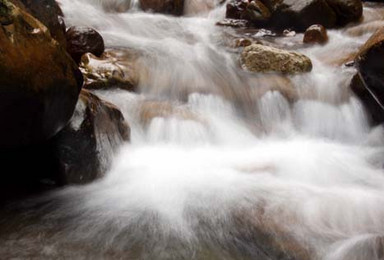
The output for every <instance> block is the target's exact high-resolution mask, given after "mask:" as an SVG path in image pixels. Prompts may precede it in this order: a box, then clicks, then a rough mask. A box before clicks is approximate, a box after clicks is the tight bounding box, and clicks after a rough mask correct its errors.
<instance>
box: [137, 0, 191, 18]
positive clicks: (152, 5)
mask: <svg viewBox="0 0 384 260" xmlns="http://www.w3.org/2000/svg"><path fill="white" fill-rule="evenodd" d="M139 2H140V7H141V9H143V10H144V11H152V12H155V13H162V14H171V15H176V16H179V15H182V14H183V13H184V0H140V1H139Z"/></svg>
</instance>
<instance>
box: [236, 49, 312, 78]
mask: <svg viewBox="0 0 384 260" xmlns="http://www.w3.org/2000/svg"><path fill="white" fill-rule="evenodd" d="M241 59H242V63H243V66H244V68H246V69H247V70H250V71H253V72H281V73H287V74H295V73H302V72H308V71H311V70H312V62H311V60H310V59H309V58H308V57H306V56H305V55H303V54H300V53H297V52H290V51H286V50H281V49H277V48H273V47H269V46H264V45H261V44H252V45H250V46H247V47H245V48H244V50H243V52H242V54H241Z"/></svg>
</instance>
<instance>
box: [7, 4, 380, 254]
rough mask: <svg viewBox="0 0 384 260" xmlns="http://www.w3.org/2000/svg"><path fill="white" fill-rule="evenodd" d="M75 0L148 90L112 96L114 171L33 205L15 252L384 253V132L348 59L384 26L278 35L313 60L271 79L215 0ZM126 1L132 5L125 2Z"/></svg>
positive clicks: (67, 8) (74, 9)
mask: <svg viewBox="0 0 384 260" xmlns="http://www.w3.org/2000/svg"><path fill="white" fill-rule="evenodd" d="M60 3H61V7H62V9H63V11H64V13H65V17H66V22H67V24H68V25H84V26H90V27H93V28H95V29H97V30H98V31H99V32H100V33H101V34H102V35H103V37H104V39H105V41H106V45H107V47H108V48H120V49H121V48H129V49H134V50H136V51H138V52H140V53H141V56H140V58H139V61H138V63H139V64H140V67H141V68H143V69H142V70H139V71H138V73H139V77H138V78H139V86H138V90H137V92H136V93H130V92H126V91H121V90H111V91H100V92H98V94H99V95H100V96H101V97H103V98H105V99H107V100H109V101H111V102H113V103H114V104H116V105H117V106H119V107H120V109H121V110H122V112H123V113H124V116H125V118H126V120H127V122H129V124H130V126H131V128H132V136H131V143H127V144H125V145H124V146H123V147H122V148H121V150H120V152H119V154H118V155H117V156H116V158H115V160H114V163H113V166H112V169H111V170H110V171H109V173H108V174H107V176H106V177H105V178H104V179H102V180H99V181H97V182H95V183H93V184H90V185H87V186H81V187H69V188H65V189H63V190H61V191H58V192H54V193H52V194H50V195H46V196H44V197H40V198H37V199H34V200H32V201H29V202H26V204H25V205H24V206H25V208H26V209H28V208H32V209H33V210H31V211H28V210H26V211H25V212H27V213H25V214H24V215H23V217H22V219H23V218H24V217H25V218H26V219H27V225H23V226H22V227H19V229H16V231H15V232H14V233H12V234H11V235H9V236H8V237H6V239H5V240H3V242H2V243H1V244H2V246H1V247H2V249H0V253H4V254H7V255H9V256H13V257H17V256H18V257H21V258H23V257H26V258H30V257H36V258H39V259H209V260H210V259H329V260H331V259H332V260H347V259H348V260H363V259H364V260H368V259H369V260H375V259H377V260H378V259H382V257H383V255H382V253H381V251H380V250H382V248H383V242H382V241H383V240H382V239H383V238H382V236H383V235H384V224H383V222H382V220H383V219H384V208H383V207H382V205H383V204H384V175H383V173H384V172H383V169H382V165H383V155H384V149H383V147H384V138H383V131H382V129H381V128H380V127H378V128H374V129H373V128H371V127H370V126H369V122H368V119H367V116H366V114H365V111H364V108H363V106H362V104H361V103H360V102H359V100H358V99H357V98H356V97H354V96H353V95H352V93H351V91H350V90H349V87H348V85H349V81H350V79H351V77H352V76H353V74H354V70H353V69H351V68H346V67H344V66H339V65H335V64H337V63H338V62H339V61H340V60H343V58H345V56H348V55H349V54H351V53H354V52H356V51H357V50H358V48H359V46H361V45H362V44H363V43H364V42H365V41H366V40H367V39H368V37H369V36H370V34H371V33H372V31H367V33H357V31H358V30H360V29H359V28H360V27H359V26H355V27H350V28H348V29H340V30H330V31H329V32H328V34H329V37H330V41H329V42H328V43H327V44H326V45H324V46H320V45H319V46H311V47H308V46H303V45H300V44H297V43H295V42H297V41H300V37H302V34H298V35H296V36H295V37H283V38H278V39H274V40H271V41H270V44H272V45H276V46H280V47H281V46H283V47H287V48H291V49H292V48H293V49H296V50H297V51H299V52H302V53H304V54H306V55H308V56H309V57H310V58H311V60H312V62H313V71H312V72H311V73H307V74H304V75H296V76H290V77H287V76H278V75H260V74H258V75H257V74H252V73H248V72H244V71H242V70H241V69H240V66H239V60H238V54H237V53H236V52H233V51H230V50H229V48H228V47H227V46H226V45H225V43H224V40H223V38H225V37H226V36H225V35H228V34H236V32H235V31H233V30H232V29H228V28H222V27H218V26H216V25H215V24H216V22H217V21H219V20H220V19H222V18H224V14H225V5H224V6H217V7H216V8H212V6H216V4H217V3H216V1H198V0H190V1H187V13H188V15H187V16H186V17H171V16H165V15H160V14H152V13H143V12H141V11H139V9H138V6H137V5H138V3H136V2H135V1H132V2H131V1H123V0H114V1H112V0H111V1H107V0H60ZM121 5H123V6H124V8H125V7H127V9H128V8H130V9H129V10H128V11H125V12H121V13H116V12H114V11H111V10H115V9H116V8H114V7H116V6H117V7H118V8H117V9H119V10H121V8H122V7H121ZM364 11H365V15H366V21H368V22H372V21H378V20H380V19H382V16H380V15H378V13H377V12H379V11H376V10H375V9H373V8H365V10H364ZM353 30H354V31H353ZM351 32H354V34H358V35H354V34H353V33H351ZM266 41H268V39H266ZM287 93H294V95H289V94H287ZM15 222H17V221H15ZM281 240H283V242H281ZM4 241H6V242H4ZM271 241H272V242H271ZM276 241H278V242H276ZM284 241H285V242H284ZM287 241H290V242H287ZM287 244H288V245H287ZM276 248H277V249H276ZM276 251H278V253H276ZM284 252H285V253H284ZM303 252H304V253H303Z"/></svg>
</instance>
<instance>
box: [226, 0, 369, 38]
mask: <svg viewBox="0 0 384 260" xmlns="http://www.w3.org/2000/svg"><path fill="white" fill-rule="evenodd" d="M361 16H362V3H361V0H302V1H296V0H232V1H230V2H229V3H228V5H227V12H226V17H227V18H233V19H245V20H247V21H249V22H251V24H252V25H253V26H256V27H267V28H275V29H278V30H283V29H287V28H291V29H294V30H299V31H304V30H305V29H306V28H308V27H309V26H311V25H312V24H322V25H323V26H325V27H327V28H332V27H335V26H340V25H344V24H346V23H349V22H355V21H358V20H359V19H360V18H361Z"/></svg>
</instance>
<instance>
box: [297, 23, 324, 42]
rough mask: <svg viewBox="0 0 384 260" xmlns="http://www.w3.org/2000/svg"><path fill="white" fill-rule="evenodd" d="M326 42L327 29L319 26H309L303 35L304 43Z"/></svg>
mask: <svg viewBox="0 0 384 260" xmlns="http://www.w3.org/2000/svg"><path fill="white" fill-rule="evenodd" d="M327 41H328V34H327V29H325V27H324V26H322V25H321V24H314V25H311V26H310V27H309V28H308V29H307V30H306V31H305V33H304V39H303V42H304V43H320V44H323V43H326V42H327Z"/></svg>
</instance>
